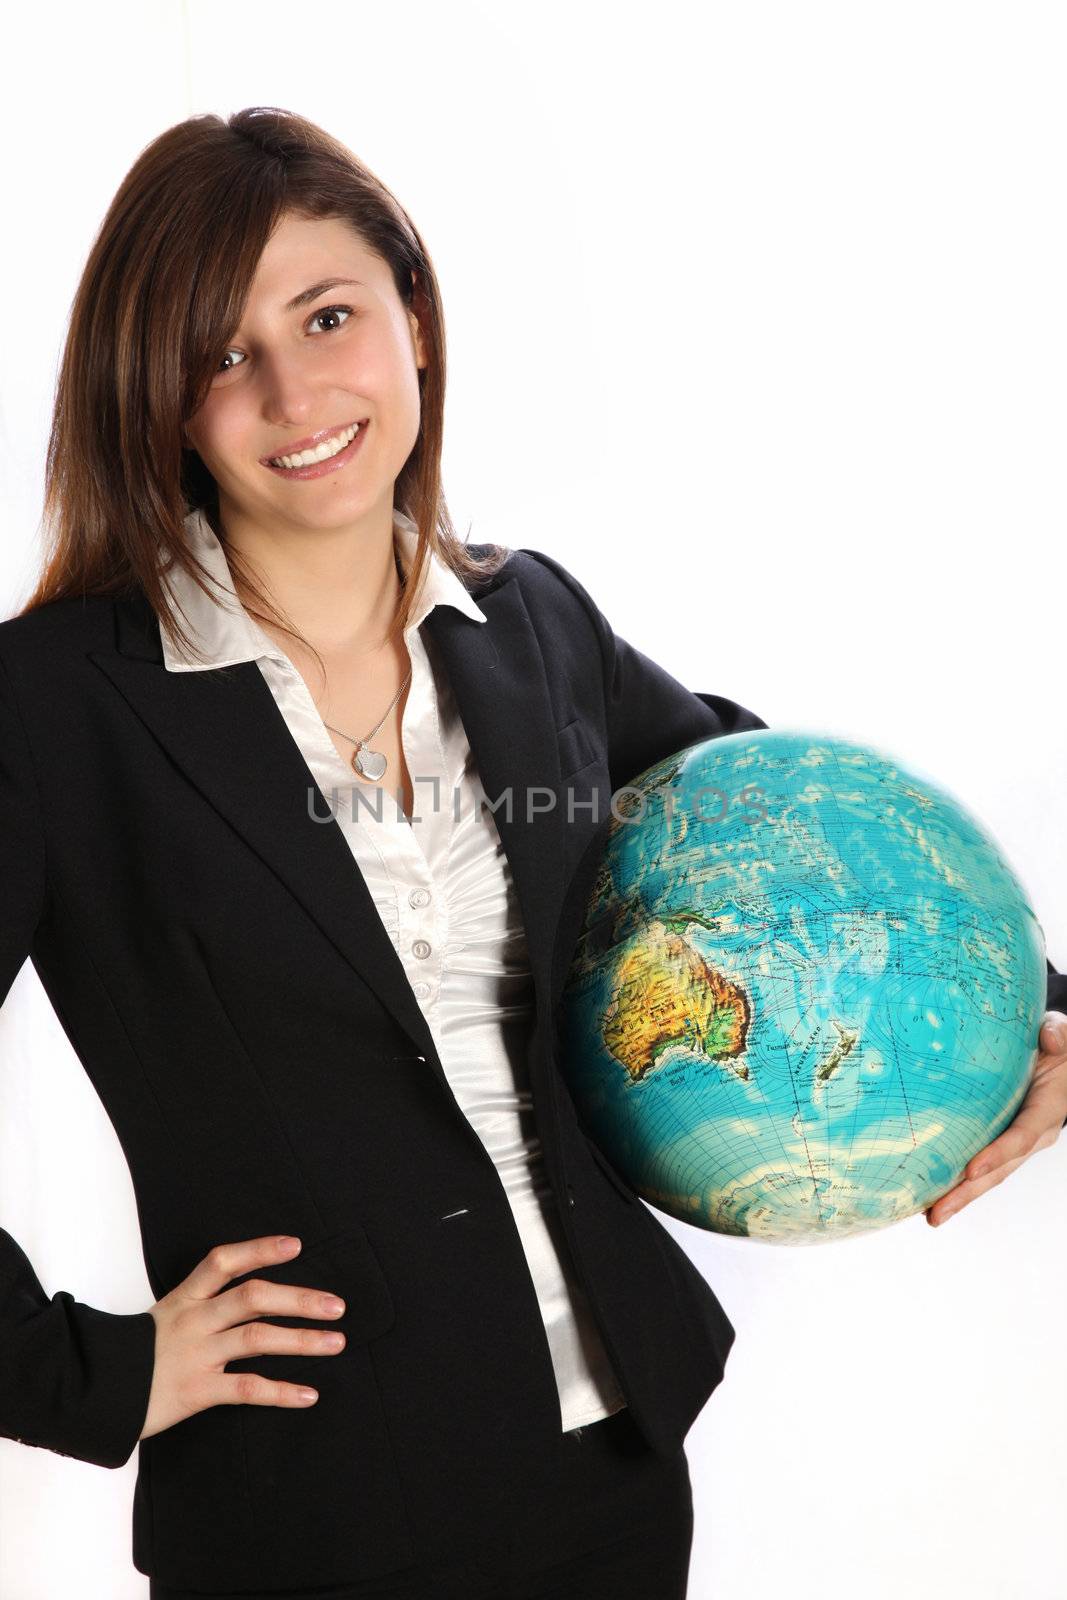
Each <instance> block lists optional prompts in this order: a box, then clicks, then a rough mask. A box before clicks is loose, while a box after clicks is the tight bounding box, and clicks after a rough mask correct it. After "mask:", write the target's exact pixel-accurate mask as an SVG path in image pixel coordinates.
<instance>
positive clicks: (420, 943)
mask: <svg viewBox="0 0 1067 1600" xmlns="http://www.w3.org/2000/svg"><path fill="white" fill-rule="evenodd" d="M411 953H412V955H413V956H418V958H419V960H420V961H423V960H425V958H426V957H427V956H428V955H429V953H430V946H429V945H428V944H427V942H426V940H425V939H416V940H415V942H414V944H413V945H412V946H411Z"/></svg>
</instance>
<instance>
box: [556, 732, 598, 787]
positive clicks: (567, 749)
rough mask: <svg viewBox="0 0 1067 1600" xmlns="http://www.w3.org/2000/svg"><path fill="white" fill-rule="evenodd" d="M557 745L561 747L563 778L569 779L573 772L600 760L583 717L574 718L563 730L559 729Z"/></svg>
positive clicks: (560, 760) (560, 759)
mask: <svg viewBox="0 0 1067 1600" xmlns="http://www.w3.org/2000/svg"><path fill="white" fill-rule="evenodd" d="M556 743H557V745H558V747H559V775H560V777H561V778H567V777H569V776H570V774H571V773H572V772H580V771H581V769H582V767H587V766H588V765H589V763H590V762H591V761H597V760H599V756H600V752H599V751H598V750H597V748H596V746H595V745H594V743H593V740H592V736H591V734H590V733H589V730H588V728H587V727H586V725H585V723H584V722H583V721H582V719H581V717H574V718H573V719H572V720H571V721H570V722H568V723H566V724H565V725H564V726H563V727H562V728H557V730H556Z"/></svg>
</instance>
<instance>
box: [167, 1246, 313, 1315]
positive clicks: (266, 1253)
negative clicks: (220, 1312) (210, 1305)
mask: <svg viewBox="0 0 1067 1600" xmlns="http://www.w3.org/2000/svg"><path fill="white" fill-rule="evenodd" d="M299 1253H300V1240H299V1239H295V1238H290V1237H289V1236H287V1235H275V1234H270V1235H267V1236H265V1237H263V1238H260V1239H242V1240H240V1241H239V1242H238V1243H237V1244H217V1245H216V1246H215V1247H214V1249H213V1250H209V1251H208V1253H207V1255H206V1256H205V1257H204V1259H203V1260H202V1261H201V1262H200V1263H199V1264H198V1265H197V1266H195V1267H194V1268H193V1270H192V1272H190V1274H189V1276H188V1277H187V1278H186V1279H185V1282H184V1284H183V1285H182V1288H183V1290H184V1291H185V1293H186V1294H188V1295H189V1296H190V1297H191V1298H193V1299H196V1300H208V1299H210V1298H211V1296H212V1295H216V1294H218V1292H219V1290H220V1289H223V1288H225V1286H226V1285H227V1284H228V1283H229V1282H230V1279H231V1278H238V1277H240V1275H241V1273H242V1272H254V1271H255V1269H256V1268H257V1267H265V1266H275V1265H276V1264H277V1263H278V1262H279V1261H292V1259H293V1257H294V1256H296V1255H299Z"/></svg>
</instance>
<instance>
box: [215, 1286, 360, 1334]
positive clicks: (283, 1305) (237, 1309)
mask: <svg viewBox="0 0 1067 1600" xmlns="http://www.w3.org/2000/svg"><path fill="white" fill-rule="evenodd" d="M344 1312H345V1302H344V1301H343V1300H342V1299H341V1297H340V1296H339V1295H335V1294H331V1293H329V1292H328V1291H326V1290H324V1289H312V1288H309V1287H307V1286H306V1285H303V1284H294V1283H275V1282H274V1281H273V1280H272V1279H270V1278H246V1279H245V1281H244V1282H243V1283H235V1284H234V1286H233V1288H232V1289H224V1290H223V1291H222V1292H221V1293H220V1294H217V1295H215V1297H214V1299H212V1300H209V1301H207V1303H206V1304H205V1306H204V1308H203V1312H202V1315H203V1316H204V1317H205V1318H206V1319H207V1320H206V1326H207V1328H208V1329H209V1330H210V1331H211V1332H216V1333H217V1332H221V1331H222V1330H223V1329H224V1328H233V1327H237V1326H239V1325H241V1324H243V1323H248V1322H251V1321H253V1320H254V1319H255V1318H256V1317H314V1318H322V1319H325V1320H326V1321H328V1322H336V1321H337V1319H338V1318H339V1317H341V1316H343V1315H344Z"/></svg>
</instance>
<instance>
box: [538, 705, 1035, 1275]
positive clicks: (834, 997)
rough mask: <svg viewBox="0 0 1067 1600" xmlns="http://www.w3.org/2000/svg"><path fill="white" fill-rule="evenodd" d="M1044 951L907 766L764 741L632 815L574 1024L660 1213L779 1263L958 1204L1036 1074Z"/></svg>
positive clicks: (1018, 907) (945, 809)
mask: <svg viewBox="0 0 1067 1600" xmlns="http://www.w3.org/2000/svg"><path fill="white" fill-rule="evenodd" d="M1045 995H1046V964H1045V942H1044V938H1043V935H1042V931H1041V928H1040V925H1039V923H1038V921H1037V918H1036V917H1035V915H1034V913H1033V911H1032V909H1031V907H1030V905H1029V903H1028V900H1027V896H1026V893H1025V892H1024V890H1023V888H1022V886H1021V884H1020V882H1019V880H1018V879H1017V877H1016V875H1015V873H1014V872H1013V870H1012V868H1011V866H1010V865H1009V864H1008V862H1007V861H1006V859H1005V857H1004V855H1003V853H1002V851H1001V850H1000V848H999V846H998V845H997V843H996V841H995V840H994V839H993V837H992V836H991V834H990V833H989V831H988V830H987V829H986V828H985V827H984V826H983V824H982V823H980V822H979V821H978V820H977V819H976V818H975V817H974V816H973V815H972V814H971V813H970V812H968V810H967V809H966V808H965V807H964V806H963V805H962V804H961V803H960V802H959V800H957V799H956V798H955V797H954V796H952V795H951V794H950V793H948V792H947V791H946V790H945V789H943V788H941V787H940V786H939V785H937V784H935V783H934V782H932V781H931V780H930V779H929V778H927V777H925V776H921V775H920V774H919V773H917V772H916V771H913V770H908V769H906V768H905V767H904V766H903V765H902V764H901V763H900V762H898V761H896V760H895V759H894V758H893V757H892V756H891V755H890V754H888V753H886V752H883V751H879V750H876V749H873V748H870V747H868V746H866V745H861V744H856V743H851V742H849V741H848V740H844V739H841V738H838V737H836V736H829V735H822V734H818V733H808V732H797V731H787V732H786V731H782V732H780V731H778V730H772V729H759V730H756V731H752V732H745V733H737V734H730V735H727V736H726V737H723V738H717V739H709V740H706V741H704V742H703V743H700V744H696V745H692V746H691V747H690V748H688V749H686V750H683V751H681V752H680V753H679V754H677V755H675V756H672V757H670V758H668V759H667V760H665V761H662V762H659V763H657V764H656V765H655V766H653V767H650V768H649V769H648V770H647V771H646V772H643V773H641V774H639V775H638V776H637V777H635V778H634V779H633V780H631V782H630V783H629V784H627V785H626V786H625V788H624V789H621V790H619V791H618V792H617V793H616V794H615V795H614V796H613V797H612V808H611V815H610V818H608V819H606V827H605V829H604V844H603V850H602V852H601V853H600V854H599V856H598V859H597V863H596V876H595V878H594V879H593V882H592V889H591V892H590V894H589V898H588V903H587V905H586V907H585V914H584V920H583V923H582V927H581V932H580V934H579V937H578V940H577V943H576V945H575V950H574V955H573V958H572V961H571V965H570V968H569V972H568V975H567V981H566V984H565V986H564V989H563V994H562V1000H561V1013H560V1037H561V1044H562V1055H561V1065H562V1068H563V1071H564V1075H565V1077H566V1079H567V1082H568V1086H569V1088H570V1090H571V1093H572V1096H573V1098H574V1101H575V1104H576V1106H577V1108H578V1111H579V1115H580V1116H581V1118H582V1121H583V1123H584V1125H585V1127H586V1130H587V1131H588V1133H589V1134H590V1136H591V1137H592V1138H593V1139H594V1140H595V1142H596V1143H597V1144H598V1145H599V1146H600V1148H601V1149H602V1150H603V1151H604V1152H605V1154H606V1155H607V1156H608V1157H609V1159H610V1160H611V1161H612V1163H613V1164H614V1165H615V1167H616V1168H617V1169H618V1171H619V1172H620V1173H621V1174H622V1175H623V1176H624V1177H625V1178H626V1179H627V1180H628V1181H629V1182H630V1184H632V1186H633V1187H634V1188H635V1189H636V1190H637V1192H638V1193H639V1194H640V1195H641V1196H642V1197H643V1198H644V1199H646V1200H647V1201H648V1202H649V1203H650V1204H652V1205H655V1206H657V1207H658V1208H660V1209H661V1210H662V1211H664V1212H666V1213H667V1214H669V1215H672V1216H675V1217H678V1218H680V1219H682V1220H684V1221H686V1222H691V1223H694V1224H696V1225H697V1226H700V1227H704V1228H709V1229H712V1230H714V1231H716V1232H719V1233H724V1234H734V1235H740V1236H744V1237H748V1238H756V1239H762V1240H765V1241H769V1242H776V1243H785V1244H805V1243H817V1242H820V1241H825V1240H829V1239H832V1238H840V1237H844V1236H845V1235H848V1234H855V1233H862V1232H867V1231H870V1230H873V1229H877V1228H884V1227H887V1226H889V1225H890V1224H891V1223H894V1222H898V1221H900V1220H902V1219H903V1218H905V1217H910V1216H913V1215H915V1214H916V1213H917V1212H920V1211H923V1210H925V1209H926V1208H927V1207H929V1206H930V1205H932V1204H933V1202H934V1201H935V1200H936V1199H938V1198H939V1197H940V1196H941V1195H942V1194H944V1193H945V1192H946V1190H948V1189H949V1188H951V1187H953V1186H954V1185H955V1183H956V1182H958V1181H959V1178H960V1176H961V1174H962V1172H963V1169H964V1167H965V1166H966V1164H967V1162H968V1161H970V1159H971V1157H972V1156H973V1155H974V1154H975V1153H976V1152H977V1151H978V1150H979V1149H981V1148H982V1147H983V1146H984V1145H986V1144H988V1143H989V1142H990V1141H991V1140H992V1139H994V1138H995V1137H996V1136H997V1135H998V1134H999V1133H1001V1132H1002V1131H1003V1129H1004V1128H1005V1127H1006V1126H1007V1125H1008V1123H1009V1122H1010V1121H1011V1119H1012V1117H1013V1116H1014V1114H1015V1112H1016V1110H1017V1109H1018V1107H1019V1105H1020V1104H1021V1102H1022V1100H1023V1098H1024V1096H1025V1094H1026V1090H1027V1087H1028V1085H1029V1082H1030V1078H1031V1074H1032V1072H1033V1068H1034V1065H1035V1063H1036V1060H1037V1053H1038V1050H1037V1034H1038V1029H1039V1028H1040V1024H1041V1019H1042V1016H1043V1014H1044V1010H1045Z"/></svg>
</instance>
